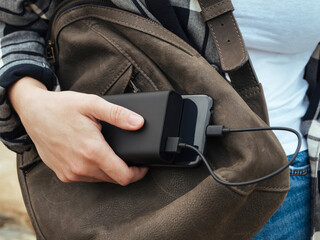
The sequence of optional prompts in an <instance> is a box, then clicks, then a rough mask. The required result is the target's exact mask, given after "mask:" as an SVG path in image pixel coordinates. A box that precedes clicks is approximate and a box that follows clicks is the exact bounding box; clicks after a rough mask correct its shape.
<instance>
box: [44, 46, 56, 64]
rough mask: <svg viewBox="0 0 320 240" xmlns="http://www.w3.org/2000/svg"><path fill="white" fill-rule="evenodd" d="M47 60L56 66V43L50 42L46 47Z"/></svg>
mask: <svg viewBox="0 0 320 240" xmlns="http://www.w3.org/2000/svg"><path fill="white" fill-rule="evenodd" d="M46 58H47V60H48V62H49V63H50V64H51V65H54V64H55V62H56V58H55V54H54V42H53V41H51V40H49V41H48V44H47V46H46Z"/></svg>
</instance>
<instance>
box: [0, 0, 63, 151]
mask: <svg viewBox="0 0 320 240" xmlns="http://www.w3.org/2000/svg"><path fill="white" fill-rule="evenodd" d="M26 2H27V1H23V0H17V1H2V3H0V7H1V8H2V9H3V10H2V11H0V29H2V30H3V31H0V38H1V39H0V40H1V44H0V52H1V53H2V54H0V140H1V141H3V142H4V143H5V144H6V145H7V146H8V147H9V148H10V149H12V150H14V151H16V152H22V151H24V150H26V149H27V148H28V144H30V141H28V136H27V135H26V133H25V131H24V129H23V127H22V126H21V123H20V120H19V118H18V116H17V115H16V113H15V112H14V111H13V108H12V106H11V104H10V101H9V99H8V98H7V96H8V93H7V90H8V88H9V87H10V86H11V85H12V84H14V83H15V82H17V81H18V80H20V79H21V78H24V77H25V76H30V77H33V78H34V79H37V80H38V81H41V82H42V83H44V84H45V85H46V86H47V88H48V89H50V90H54V89H56V88H57V86H58V82H57V79H56V76H55V74H54V72H53V71H52V70H51V69H50V66H49V64H48V63H47V61H46V59H45V55H44V52H45V51H44V49H45V40H44V37H45V35H46V31H47V26H48V25H47V23H48V20H47V19H46V18H49V17H50V14H51V13H52V11H53V8H54V2H55V1H50V0H44V1H38V2H37V4H38V5H37V6H35V5H33V4H29V5H28V4H26ZM32 7H33V8H34V9H37V11H34V10H33V9H32ZM39 9H40V10H41V11H40V10H39Z"/></svg>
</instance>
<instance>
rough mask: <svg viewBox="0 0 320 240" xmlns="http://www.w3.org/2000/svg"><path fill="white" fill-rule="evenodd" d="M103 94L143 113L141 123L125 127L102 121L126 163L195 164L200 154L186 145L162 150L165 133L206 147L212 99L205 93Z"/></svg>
mask: <svg viewBox="0 0 320 240" xmlns="http://www.w3.org/2000/svg"><path fill="white" fill-rule="evenodd" d="M103 98H104V99H105V100H107V101H109V102H112V103H114V104H118V105H120V106H123V107H126V108H128V109H130V110H132V111H134V112H136V113H138V114H140V115H141V116H143V118H144V120H145V123H144V126H143V127H142V128H141V129H139V130H137V131H126V130H122V129H120V128H117V127H115V126H112V125H110V124H108V123H105V122H101V124H102V130H101V131H102V134H103V136H104V138H105V139H106V141H107V142H108V143H109V145H110V146H111V148H112V149H113V150H114V151H115V153H116V154H117V155H118V156H119V157H120V158H122V159H123V160H124V161H126V162H127V163H128V164H129V165H145V166H195V165H198V164H199V162H200V158H199V157H198V156H197V155H195V154H194V153H193V152H191V151H190V150H189V149H183V150H182V151H181V152H180V153H179V154H174V153H167V152H166V151H165V147H166V142H167V139H168V137H180V139H181V142H184V143H188V144H190V145H193V146H196V147H197V148H198V149H199V150H200V151H201V152H202V153H203V152H204V150H205V140H206V136H205V131H206V127H207V126H208V125H209V121H210V115H211V112H210V110H211V108H212V99H211V98H210V97H208V96H206V95H183V96H181V95H179V94H178V93H176V92H174V91H160V92H145V93H132V94H131V93H126V94H119V95H108V96H103Z"/></svg>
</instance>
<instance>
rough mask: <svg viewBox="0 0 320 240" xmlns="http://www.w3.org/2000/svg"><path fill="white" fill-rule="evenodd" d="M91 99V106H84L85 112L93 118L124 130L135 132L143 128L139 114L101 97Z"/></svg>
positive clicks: (142, 121)
mask: <svg viewBox="0 0 320 240" xmlns="http://www.w3.org/2000/svg"><path fill="white" fill-rule="evenodd" d="M92 99H93V100H92V103H91V104H86V112H87V113H90V114H91V115H92V116H93V117H94V118H96V119H99V120H101V121H105V122H107V123H110V124H112V125H114V126H116V127H119V128H122V129H125V130H137V129H139V128H141V127H142V126H143V124H144V119H143V117H142V116H140V115H139V114H137V113H135V112H133V111H131V110H129V109H127V108H124V107H121V106H119V105H116V104H112V103H110V102H108V101H106V100H104V99H103V98H101V97H97V96H94V97H92Z"/></svg>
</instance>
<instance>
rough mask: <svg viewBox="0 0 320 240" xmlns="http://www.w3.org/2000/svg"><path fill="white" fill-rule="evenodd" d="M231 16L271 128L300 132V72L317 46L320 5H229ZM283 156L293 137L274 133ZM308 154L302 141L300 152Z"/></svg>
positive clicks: (303, 103)
mask: <svg viewBox="0 0 320 240" xmlns="http://www.w3.org/2000/svg"><path fill="white" fill-rule="evenodd" d="M232 2H233V5H234V7H235V11H234V15H235V17H236V19H237V22H238V24H239V27H240V30H241V33H242V35H243V38H244V41H245V43H246V46H247V49H248V52H249V55H250V57H251V60H252V64H253V66H254V69H255V71H256V73H257V76H258V79H259V81H260V82H261V83H262V85H263V88H264V92H265V97H266V101H267V106H268V110H269V117H270V125H271V126H285V127H290V128H293V129H296V130H297V131H299V132H300V130H299V128H300V122H301V118H302V117H303V116H304V114H305V112H306V110H307V107H308V99H307V97H306V91H307V89H308V83H307V82H306V81H305V80H304V79H303V75H304V68H305V66H306V64H307V62H308V60H309V59H310V57H311V55H312V52H313V50H314V49H315V47H316V46H317V44H318V43H319V42H320V0H306V1H301V0H285V1H279V0H267V1H266V0H233V1H232ZM275 134H276V135H277V137H278V139H279V141H280V143H281V144H282V146H283V148H284V150H285V152H286V154H287V155H289V154H292V153H294V151H295V148H296V146H297V138H296V136H295V135H294V134H291V133H288V132H282V131H281V132H280V131H275ZM305 149H307V145H306V141H304V142H303V144H302V148H301V150H305Z"/></svg>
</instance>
